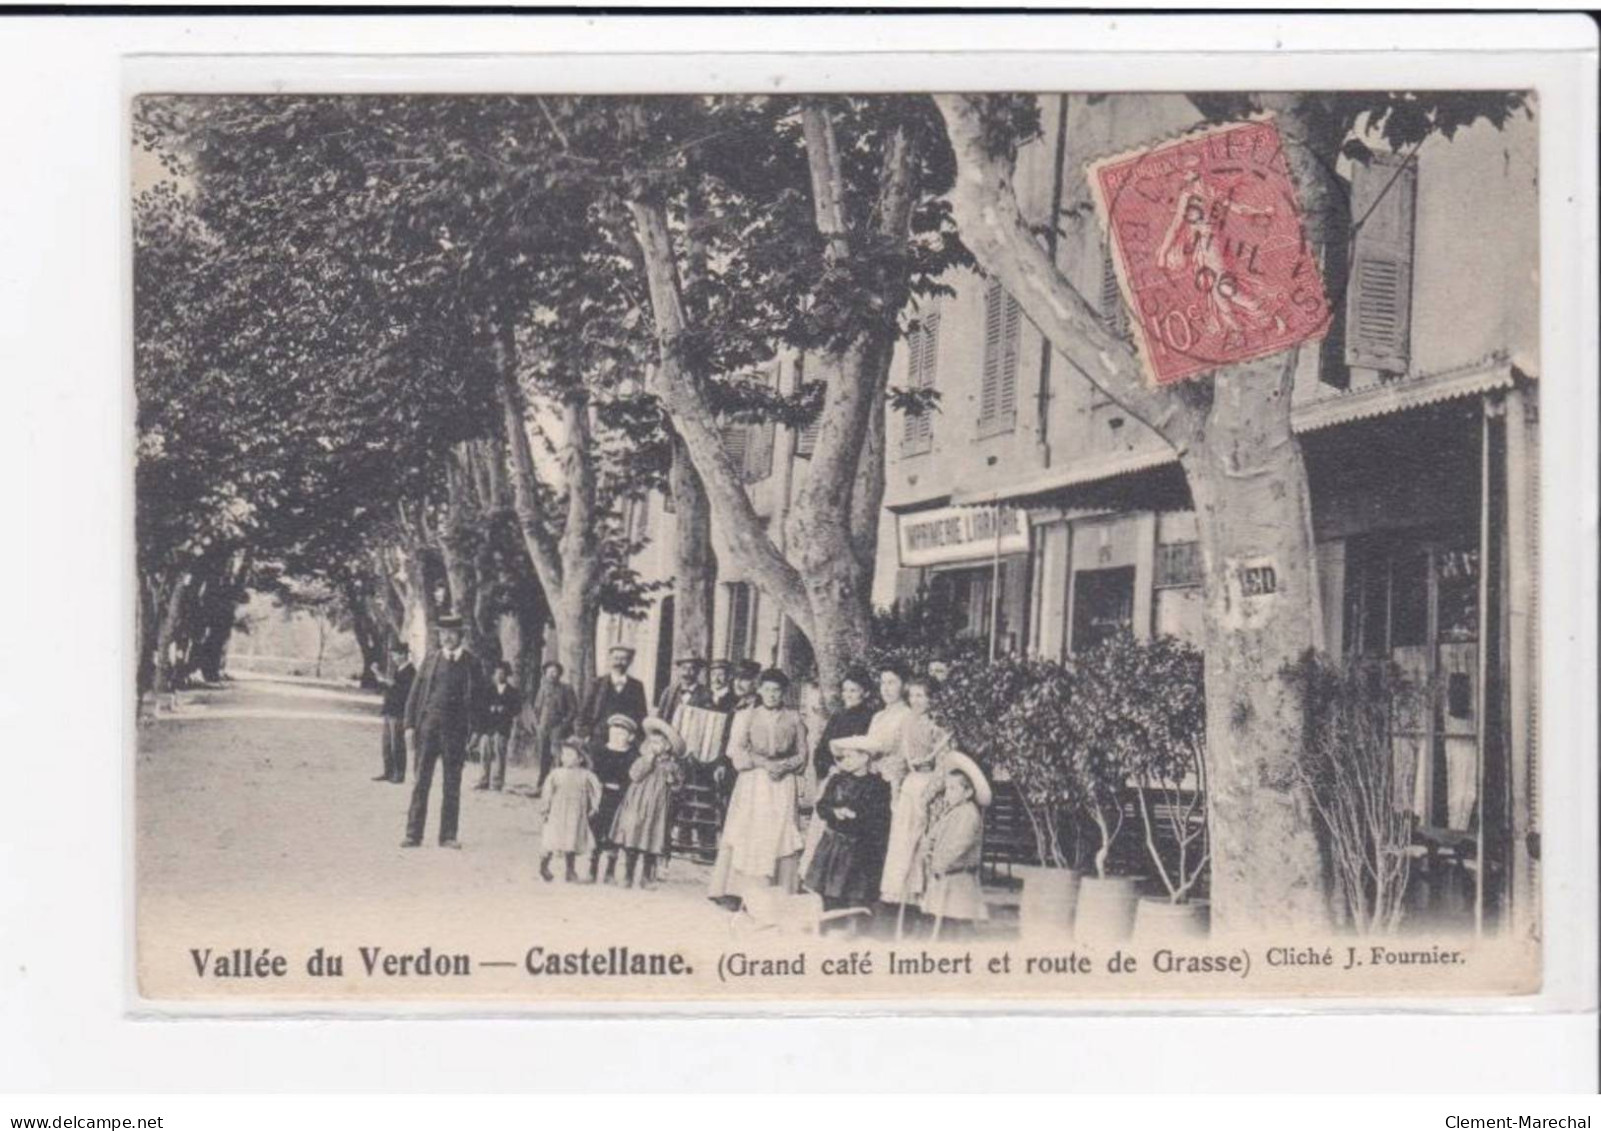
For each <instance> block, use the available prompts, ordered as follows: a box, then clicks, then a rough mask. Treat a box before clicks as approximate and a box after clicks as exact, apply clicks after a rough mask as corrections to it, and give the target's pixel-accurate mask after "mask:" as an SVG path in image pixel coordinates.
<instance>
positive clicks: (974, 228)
mask: <svg viewBox="0 0 1601 1131" xmlns="http://www.w3.org/2000/svg"><path fill="white" fill-rule="evenodd" d="M934 102H935V104H936V105H937V106H938V107H939V110H940V113H941V114H942V115H943V116H944V118H945V126H946V130H947V132H948V133H949V135H950V140H951V147H952V149H953V150H954V151H955V153H956V164H957V172H956V184H955V187H954V188H952V190H951V194H950V199H951V205H952V208H953V209H954V211H955V213H956V218H957V223H958V225H959V226H960V228H961V232H962V239H963V241H964V242H965V243H966V244H967V246H968V249H969V250H970V251H972V253H973V255H974V257H975V258H976V259H977V260H978V261H979V263H980V264H981V265H982V266H983V268H984V270H985V271H986V272H987V273H988V274H990V275H992V276H993V277H995V278H997V279H999V280H1000V282H1001V284H1002V285H1003V286H1005V287H1006V289H1007V291H1008V292H1010V293H1011V295H1012V297H1013V298H1015V299H1016V300H1017V302H1018V304H1019V305H1020V306H1021V307H1022V308H1023V310H1024V312H1025V313H1026V314H1027V315H1028V316H1029V319H1030V320H1031V321H1033V323H1034V324H1035V326H1037V327H1038V328H1039V330H1040V332H1041V333H1043V334H1044V335H1045V336H1046V338H1047V339H1049V341H1050V342H1051V344H1052V345H1053V346H1055V347H1056V349H1057V350H1058V351H1059V352H1060V353H1061V354H1062V356H1063V357H1065V358H1066V359H1067V361H1068V363H1069V364H1070V365H1072V366H1073V367H1074V368H1076V369H1078V370H1079V371H1080V372H1082V373H1083V374H1084V376H1085V377H1086V378H1087V379H1088V380H1089V381H1090V382H1091V384H1093V385H1095V386H1096V387H1097V388H1098V389H1100V390H1101V391H1102V392H1103V393H1105V394H1106V395H1107V396H1108V397H1111V398H1112V399H1113V400H1114V401H1116V402H1117V403H1118V404H1120V405H1121V406H1123V408H1124V409H1126V410H1127V411H1128V412H1129V413H1131V414H1132V415H1133V416H1134V417H1136V418H1137V419H1139V420H1140V421H1141V422H1142V423H1144V424H1146V425H1148V426H1149V427H1150V428H1151V429H1152V430H1153V431H1155V432H1156V433H1157V434H1158V435H1159V436H1161V437H1162V438H1163V439H1164V440H1166V441H1167V442H1168V443H1170V444H1172V445H1173V446H1174V447H1175V448H1177V449H1179V451H1180V452H1181V453H1182V452H1183V451H1184V450H1185V448H1186V446H1187V445H1188V442H1189V440H1190V437H1191V436H1192V435H1193V433H1194V430H1195V428H1196V426H1197V425H1198V423H1199V416H1200V414H1199V412H1198V410H1197V409H1195V408H1194V407H1192V406H1191V405H1190V404H1188V403H1187V402H1186V401H1184V400H1182V399H1181V398H1180V397H1179V396H1178V395H1177V394H1176V393H1175V392H1174V391H1173V390H1170V389H1163V388H1157V387H1152V386H1150V385H1148V384H1147V383H1146V381H1145V377H1144V374H1143V373H1142V372H1141V368H1140V363H1139V359H1138V358H1137V357H1136V356H1135V354H1134V351H1133V350H1132V349H1130V348H1129V346H1128V345H1127V344H1126V343H1125V342H1124V341H1123V340H1122V339H1121V338H1119V337H1118V336H1117V335H1116V334H1114V333H1112V331H1111V330H1110V329H1109V328H1108V327H1107V326H1106V324H1105V323H1104V322H1103V321H1102V319H1101V317H1100V315H1099V314H1097V313H1096V311H1095V310H1094V309H1093V308H1092V307H1091V306H1090V305H1089V304H1088V303H1087V302H1085V301H1084V298H1083V296H1081V295H1080V294H1079V293H1078V292H1077V291H1075V290H1074V289H1073V287H1072V286H1071V285H1070V284H1069V283H1068V281H1067V279H1066V278H1064V277H1063V275H1062V273H1061V272H1060V271H1059V270H1058V269H1057V267H1056V264H1055V263H1053V262H1051V259H1050V257H1049V255H1048V254H1047V252H1046V251H1045V249H1044V248H1043V247H1041V246H1040V244H1039V241H1038V240H1036V239H1035V238H1034V233H1033V231H1032V229H1031V227H1030V225H1029V223H1028V221H1027V220H1026V219H1025V218H1024V216H1023V214H1022V210H1021V209H1020V207H1019V206H1018V202H1017V192H1016V188H1015V185H1014V183H1013V173H1014V167H1013V166H1014V164H1015V163H1014V161H1012V160H1010V159H1007V158H1002V157H997V156H995V155H994V154H992V153H991V152H990V150H989V147H988V145H987V144H986V140H985V136H984V124H983V120H982V110H981V106H980V103H979V102H978V100H977V97H976V96H973V95H966V94H937V95H935V96H934Z"/></svg>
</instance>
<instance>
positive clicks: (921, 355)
mask: <svg viewBox="0 0 1601 1131" xmlns="http://www.w3.org/2000/svg"><path fill="white" fill-rule="evenodd" d="M938 359H939V312H938V311H931V312H929V313H927V314H925V315H923V316H922V317H921V318H920V319H919V320H918V327H917V329H916V330H913V331H912V332H911V333H910V334H908V335H907V337H906V384H907V386H908V387H909V388H913V389H932V388H933V387H934V382H935V378H936V376H937V369H936V367H937V363H938ZM933 446H934V414H933V413H932V412H922V413H912V412H908V413H904V414H903V418H902V421H901V454H902V455H918V454H920V453H922V452H926V451H930V450H931V449H932V448H933Z"/></svg>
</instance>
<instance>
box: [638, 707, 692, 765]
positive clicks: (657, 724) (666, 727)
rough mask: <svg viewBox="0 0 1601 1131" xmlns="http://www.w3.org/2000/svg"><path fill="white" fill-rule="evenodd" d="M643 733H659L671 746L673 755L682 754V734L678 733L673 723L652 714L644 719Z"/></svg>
mask: <svg viewBox="0 0 1601 1131" xmlns="http://www.w3.org/2000/svg"><path fill="white" fill-rule="evenodd" d="M645 733H646V734H659V735H661V736H662V737H663V738H665V739H666V740H667V742H668V744H669V745H670V746H672V748H673V753H674V754H675V755H677V756H678V757H680V758H682V757H683V756H684V736H683V735H681V734H679V733H678V731H677V729H676V728H675V727H674V726H673V724H672V723H670V722H668V721H667V720H666V719H662V718H658V717H656V716H655V715H652V716H651V717H650V718H648V719H646V720H645Z"/></svg>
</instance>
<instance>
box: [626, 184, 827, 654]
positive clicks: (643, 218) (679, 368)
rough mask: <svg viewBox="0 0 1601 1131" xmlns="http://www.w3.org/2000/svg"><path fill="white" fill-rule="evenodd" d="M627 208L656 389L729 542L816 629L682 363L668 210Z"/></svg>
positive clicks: (679, 293) (792, 572)
mask: <svg viewBox="0 0 1601 1131" xmlns="http://www.w3.org/2000/svg"><path fill="white" fill-rule="evenodd" d="M628 210H629V215H630V216H631V217H632V218H633V221H634V233H635V236H636V238H637V239H638V241H639V247H640V251H641V253H642V255H643V257H644V265H645V276H646V281H647V283H648V284H649V287H650V299H651V308H652V310H653V312H654V314H655V322H656V341H657V349H658V353H659V361H658V364H657V366H656V367H655V370H654V372H653V374H652V378H651V385H652V386H653V389H652V391H653V392H655V393H656V395H657V396H658V397H660V398H661V400H662V403H663V404H664V405H665V406H666V408H667V413H668V415H669V416H670V417H671V418H672V420H673V425H674V427H675V428H676V429H677V431H678V434H679V436H680V437H681V438H682V439H683V441H684V446H685V448H686V449H688V451H689V455H690V461H691V462H692V463H693V464H694V465H695V470H696V471H698V472H699V473H700V477H701V482H702V483H703V484H704V485H705V487H706V496H707V499H708V501H709V502H710V503H711V506H712V511H713V513H714V514H715V515H716V516H717V522H718V525H719V526H720V527H721V528H722V531H723V534H724V537H725V538H726V539H727V541H728V546H729V549H730V550H731V551H732V552H733V554H734V556H735V558H736V559H737V560H738V561H739V562H740V564H741V565H742V566H744V567H745V568H746V569H747V570H748V571H749V572H750V573H751V574H753V575H754V576H755V577H756V578H757V579H758V580H759V582H760V583H761V585H762V586H763V588H764V590H765V591H767V592H768V593H770V594H771V595H772V596H773V597H774V599H775V600H777V601H778V602H779V604H780V606H781V607H782V608H783V609H784V611H785V612H786V613H787V614H788V615H789V616H790V617H791V618H792V619H793V620H794V621H795V622H796V623H797V624H799V625H800V626H801V631H803V632H805V633H806V634H807V635H808V636H810V635H812V633H813V631H814V626H813V623H812V615H811V606H810V603H809V602H808V600H807V597H806V590H805V586H804V585H803V584H802V583H801V576H800V571H798V570H797V569H796V568H795V567H794V566H793V565H791V564H790V563H789V561H788V560H787V559H786V558H785V557H784V556H783V555H782V554H780V553H779V552H778V550H777V548H776V547H775V546H774V545H773V542H772V539H771V538H770V537H769V536H768V534H767V531H766V529H765V527H764V526H763V525H762V521H761V519H760V518H759V517H758V516H757V514H756V508H755V507H754V505H752V503H751V499H750V495H749V494H747V493H746V491H745V483H744V477H743V475H742V474H741V472H740V470H739V469H738V468H736V467H735V466H734V461H733V460H732V459H731V458H730V457H729V455H728V452H727V450H726V449H725V448H724V447H723V438H722V433H721V431H720V430H719V428H718V427H717V423H716V418H715V414H713V412H712V411H711V406H710V405H709V404H708V403H707V400H706V396H705V394H704V393H703V392H702V390H701V389H700V387H699V385H698V384H697V383H696V382H695V380H694V378H693V376H692V375H691V374H689V373H687V372H686V371H685V369H684V366H683V363H682V358H681V356H680V349H679V347H680V342H681V341H682V338H683V336H684V332H685V329H686V327H685V320H684V306H683V290H682V287H681V285H680V282H679V274H678V265H677V261H676V260H675V258H674V256H673V248H672V242H671V240H670V238H669V235H668V230H667V217H666V214H665V210H664V209H663V207H662V205H661V203H660V202H659V201H658V200H654V199H651V200H646V199H632V200H630V201H629V202H628Z"/></svg>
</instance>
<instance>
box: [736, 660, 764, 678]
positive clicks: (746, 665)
mask: <svg viewBox="0 0 1601 1131" xmlns="http://www.w3.org/2000/svg"><path fill="white" fill-rule="evenodd" d="M761 674H762V666H761V665H760V664H758V663H757V662H756V661H755V660H741V661H740V662H739V663H737V664H735V665H734V676H735V678H737V679H757V678H759V677H760V676H761Z"/></svg>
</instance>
